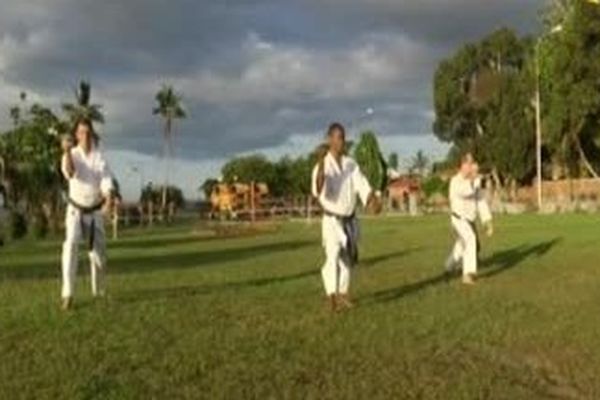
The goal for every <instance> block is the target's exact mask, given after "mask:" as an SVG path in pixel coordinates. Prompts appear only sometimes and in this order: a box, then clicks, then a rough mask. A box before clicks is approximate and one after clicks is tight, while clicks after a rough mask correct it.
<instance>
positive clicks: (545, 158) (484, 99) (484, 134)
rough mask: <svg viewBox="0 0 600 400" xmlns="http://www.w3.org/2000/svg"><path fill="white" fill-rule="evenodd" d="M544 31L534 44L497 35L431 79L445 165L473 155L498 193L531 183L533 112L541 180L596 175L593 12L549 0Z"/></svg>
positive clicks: (583, 5)
mask: <svg viewBox="0 0 600 400" xmlns="http://www.w3.org/2000/svg"><path fill="white" fill-rule="evenodd" d="M543 26H544V30H543V33H542V34H541V35H540V36H538V37H534V36H525V37H520V36H519V35H517V34H516V33H515V32H514V31H512V30H510V29H506V28H504V29H500V30H497V31H495V32H493V33H491V34H490V35H488V36H486V37H484V38H483V39H481V40H479V41H477V42H474V43H468V44H466V45H464V46H463V47H461V48H460V49H458V50H457V51H456V52H455V54H453V55H452V56H451V57H449V58H448V59H446V60H443V61H442V62H441V63H440V64H439V65H438V68H437V70H436V72H435V76H434V107H435V113H436V119H435V122H434V126H433V131H434V133H435V135H436V136H437V137H438V138H439V139H440V140H442V141H444V142H446V143H449V144H451V150H450V152H449V155H448V160H449V161H453V160H455V159H456V158H457V157H458V156H459V154H461V153H464V152H465V151H471V152H473V153H475V155H476V157H477V158H478V159H479V160H480V161H481V164H482V166H483V167H484V168H485V169H487V170H488V171H489V172H490V174H491V175H492V177H493V180H494V182H495V184H496V185H497V186H498V187H500V188H507V187H516V186H518V185H525V184H530V183H532V182H533V180H534V179H535V175H536V174H535V169H536V165H535V162H536V154H535V152H536V136H535V132H536V114H535V113H536V106H537V105H539V106H540V110H541V115H540V120H541V122H542V124H541V130H542V132H543V141H542V162H543V164H542V165H543V177H544V179H563V178H577V177H597V176H598V175H597V173H596V171H597V170H598V168H599V167H600V80H599V79H598V77H600V6H599V5H598V4H597V2H596V1H591V0H560V1H555V2H553V4H552V5H551V6H550V7H549V8H548V9H547V10H545V12H544V14H543ZM538 90H539V92H538V93H539V99H540V102H539V104H537V103H536V101H537V99H536V91H538Z"/></svg>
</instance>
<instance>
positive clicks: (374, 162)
mask: <svg viewBox="0 0 600 400" xmlns="http://www.w3.org/2000/svg"><path fill="white" fill-rule="evenodd" d="M354 158H355V159H356V162H357V163H358V165H360V168H361V170H362V172H363V173H364V174H365V176H366V177H367V180H368V181H369V183H370V184H371V186H372V187H373V189H374V190H381V191H383V190H384V189H385V185H386V179H387V166H386V164H385V161H384V159H383V156H382V154H381V150H380V149H379V142H378V141H377V137H376V136H375V134H374V133H373V132H371V131H367V132H363V133H362V134H361V135H360V139H359V141H358V144H357V145H356V147H355V149H354Z"/></svg>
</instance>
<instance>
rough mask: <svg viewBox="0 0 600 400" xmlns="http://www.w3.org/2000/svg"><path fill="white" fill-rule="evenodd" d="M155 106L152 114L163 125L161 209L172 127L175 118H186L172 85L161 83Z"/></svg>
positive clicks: (171, 140)
mask: <svg viewBox="0 0 600 400" xmlns="http://www.w3.org/2000/svg"><path fill="white" fill-rule="evenodd" d="M155 100H156V103H157V105H156V107H155V108H154V109H153V111H152V112H153V114H154V115H158V116H160V117H161V118H162V120H163V123H164V127H163V140H164V142H163V157H164V159H165V162H166V171H165V180H164V184H163V193H162V202H161V206H162V210H163V212H164V210H165V208H166V206H167V187H168V186H169V180H170V176H169V175H170V167H171V165H170V164H171V157H172V156H173V127H174V123H175V120H178V119H183V118H186V116H187V115H186V112H185V109H184V108H183V103H182V98H181V95H179V94H177V93H176V92H175V90H174V89H173V87H172V86H169V85H163V87H162V88H161V89H160V90H159V91H158V93H156V96H155Z"/></svg>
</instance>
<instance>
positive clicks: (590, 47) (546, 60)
mask: <svg viewBox="0 0 600 400" xmlns="http://www.w3.org/2000/svg"><path fill="white" fill-rule="evenodd" d="M548 15H549V16H548V18H547V21H548V23H549V25H548V27H547V29H548V30H552V29H553V28H554V27H555V26H557V25H558V24H560V26H561V27H562V30H561V31H560V32H559V33H556V34H554V35H548V36H547V37H546V39H545V41H544V43H543V45H540V47H539V58H540V64H541V65H540V67H541V95H542V110H543V121H544V130H543V131H544V138H545V144H546V147H547V149H548V151H549V152H550V153H551V157H552V161H553V165H554V168H553V171H554V174H553V175H555V177H558V176H560V175H568V176H579V175H591V176H594V177H598V174H597V172H596V170H597V169H598V167H600V147H599V146H598V144H599V141H600V119H599V118H598V116H599V115H600V85H599V84H598V76H600V6H599V5H597V4H593V3H592V2H590V1H585V0H569V1H558V2H555V3H554V4H553V6H552V7H551V9H550V11H549V13H548ZM554 30H556V29H555V28H554ZM560 164H562V165H563V166H564V168H563V171H562V172H561V171H559V168H557V165H560Z"/></svg>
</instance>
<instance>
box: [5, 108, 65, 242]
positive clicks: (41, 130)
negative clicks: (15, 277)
mask: <svg viewBox="0 0 600 400" xmlns="http://www.w3.org/2000/svg"><path fill="white" fill-rule="evenodd" d="M23 101H24V96H22V102H23ZM16 108H18V109H19V123H18V124H17V125H15V126H14V127H13V128H12V129H11V130H9V131H7V132H4V133H3V134H2V135H0V160H1V162H0V164H1V166H2V168H1V171H0V172H1V175H0V177H1V179H2V182H1V183H0V184H1V186H2V187H3V191H4V199H5V202H6V204H5V206H6V207H7V208H8V209H9V210H10V212H11V214H14V215H13V217H11V219H12V220H14V221H25V223H29V224H30V225H32V227H33V228H34V229H33V230H32V231H33V232H38V233H40V234H45V232H46V231H47V228H48V222H50V221H53V220H54V216H55V215H56V212H57V210H58V208H59V205H60V201H61V190H62V180H61V177H60V174H59V173H58V169H59V168H58V164H59V158H60V143H59V139H58V135H59V134H61V133H63V132H64V131H65V130H66V124H65V123H64V122H62V121H60V120H59V118H58V117H57V116H56V115H55V114H54V113H53V112H52V111H51V110H50V109H48V108H45V107H43V106H41V105H39V104H34V105H32V106H31V107H30V108H29V109H26V108H25V107H24V104H22V105H21V106H17V107H16ZM13 109H15V107H13ZM19 224H21V222H19ZM19 231H22V230H21V229H19Z"/></svg>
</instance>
